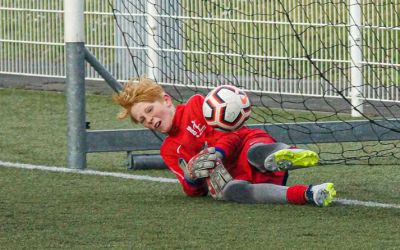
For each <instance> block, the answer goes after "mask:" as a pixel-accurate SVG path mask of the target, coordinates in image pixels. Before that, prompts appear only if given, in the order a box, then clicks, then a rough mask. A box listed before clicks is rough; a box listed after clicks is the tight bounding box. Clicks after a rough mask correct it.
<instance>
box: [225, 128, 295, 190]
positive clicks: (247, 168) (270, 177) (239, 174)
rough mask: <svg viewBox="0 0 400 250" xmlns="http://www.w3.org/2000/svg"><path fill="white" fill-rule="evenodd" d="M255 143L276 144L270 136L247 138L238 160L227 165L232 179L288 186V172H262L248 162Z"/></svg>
mask: <svg viewBox="0 0 400 250" xmlns="http://www.w3.org/2000/svg"><path fill="white" fill-rule="evenodd" d="M255 143H265V144H269V143H276V141H275V139H273V138H272V137H271V136H270V135H269V134H265V135H260V134H258V135H257V136H252V137H250V138H246V139H245V140H244V142H243V144H242V150H241V152H240V154H239V156H238V158H237V159H236V161H232V162H229V163H226V166H225V167H226V168H227V170H228V171H229V173H230V174H231V175H232V177H233V178H234V179H236V180H244V181H248V182H250V183H253V184H255V183H271V184H277V185H286V180H287V178H288V172H287V171H277V172H265V173H262V172H260V171H259V170H258V169H257V168H255V167H253V166H251V165H250V164H249V162H248V160H247V151H248V150H249V148H250V147H251V146H252V145H253V144H255Z"/></svg>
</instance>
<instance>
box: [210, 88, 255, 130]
mask: <svg viewBox="0 0 400 250" xmlns="http://www.w3.org/2000/svg"><path fill="white" fill-rule="evenodd" d="M250 113H251V104H250V100H249V97H248V96H247V95H246V93H245V92H243V91H242V90H240V89H239V88H237V87H235V86H232V85H222V86H219V87H216V88H215V89H213V90H212V91H211V92H210V93H208V95H207V96H206V98H205V99H204V103H203V115H204V118H205V119H206V122H207V124H208V125H210V126H212V127H214V128H216V129H217V130H222V131H233V130H236V129H238V128H240V127H241V126H243V124H244V123H245V121H247V120H248V119H249V117H250Z"/></svg>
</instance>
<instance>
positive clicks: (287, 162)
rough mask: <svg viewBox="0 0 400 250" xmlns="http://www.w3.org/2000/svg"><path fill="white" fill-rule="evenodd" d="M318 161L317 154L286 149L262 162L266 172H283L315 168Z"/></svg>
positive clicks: (304, 150) (303, 150)
mask: <svg viewBox="0 0 400 250" xmlns="http://www.w3.org/2000/svg"><path fill="white" fill-rule="evenodd" d="M318 161H319V156H318V154H317V153H315V152H314V151H311V150H306V149H299V148H292V149H290V148H288V149H282V150H279V151H277V152H275V153H273V154H271V155H269V156H268V157H267V158H266V159H265V161H264V167H265V169H266V170H268V171H285V170H293V169H299V168H308V167H313V166H315V165H316V164H317V163H318Z"/></svg>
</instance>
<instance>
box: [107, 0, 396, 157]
mask: <svg viewBox="0 0 400 250" xmlns="http://www.w3.org/2000/svg"><path fill="white" fill-rule="evenodd" d="M109 5H110V6H111V8H112V11H113V15H114V19H115V23H116V26H117V27H118V29H117V30H115V36H116V40H115V42H116V46H117V47H118V48H119V49H118V50H116V51H117V52H116V55H115V58H116V63H117V64H118V72H116V73H118V74H120V75H118V76H119V77H118V78H120V79H121V78H123V79H127V78H129V77H138V76H141V75H147V76H149V77H152V78H154V79H155V80H156V81H157V82H158V83H159V84H162V85H164V86H165V87H166V89H167V91H168V92H169V93H170V94H171V95H172V96H173V97H174V98H175V99H176V100H177V101H178V102H184V101H185V100H186V98H187V97H188V96H190V95H192V94H194V93H202V94H206V93H207V92H208V91H209V90H210V89H211V88H213V87H214V86H218V85H221V84H232V85H235V86H238V87H240V88H242V89H244V90H246V91H247V93H249V95H250V96H251V99H252V103H253V106H254V107H253V114H252V119H251V120H250V122H251V123H255V124H261V126H264V128H265V129H266V130H267V131H268V132H271V131H269V128H270V127H269V126H268V125H271V124H272V125H276V126H277V127H279V128H281V129H282V130H286V132H285V133H286V134H287V137H286V141H285V142H286V143H289V144H302V143H306V145H301V146H305V147H309V148H312V149H313V150H316V151H317V152H318V153H319V154H320V156H321V159H322V163H323V164H331V163H346V164H393V163H397V162H398V160H399V159H400V150H399V147H400V144H399V141H398V139H399V135H400V125H399V120H398V118H399V117H400V107H399V101H400V99H399V98H400V97H399V84H400V53H399V48H400V13H399V12H400V1H398V0H394V1H372V0H369V1H361V0H359V1H357V0H350V1H309V0H302V1H289V0H281V1H275V0H252V1H231V0H203V1H201V0H200V1H191V0H178V1H166V0H147V1H139V0H115V1H111V0H109ZM354 120H361V121H363V122H362V123H358V122H354ZM287 124H291V125H290V126H289V125H287ZM292 132H293V133H297V134H301V135H302V139H299V138H294V137H293V136H291V134H292ZM271 134H272V135H273V136H275V137H277V138H279V136H280V135H279V132H275V134H273V133H272V132H271ZM318 135H323V136H318ZM320 137H321V138H322V137H323V138H325V139H322V140H320V139H319V138H320ZM304 138H305V139H304Z"/></svg>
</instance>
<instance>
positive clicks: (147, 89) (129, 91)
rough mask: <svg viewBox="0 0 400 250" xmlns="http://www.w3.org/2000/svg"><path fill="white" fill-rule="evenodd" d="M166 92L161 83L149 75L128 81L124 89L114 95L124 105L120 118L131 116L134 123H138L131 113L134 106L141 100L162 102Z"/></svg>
mask: <svg viewBox="0 0 400 250" xmlns="http://www.w3.org/2000/svg"><path fill="white" fill-rule="evenodd" d="M164 93H165V92H164V90H163V88H162V87H161V86H160V85H158V84H157V83H155V82H154V81H153V80H152V79H149V78H147V77H140V78H139V79H138V80H129V81H127V82H126V83H125V84H124V87H123V89H122V91H121V92H119V93H118V94H115V95H113V97H112V98H113V100H114V101H115V102H116V103H118V104H119V105H120V106H121V107H122V109H121V111H120V112H119V113H118V116H117V117H118V119H125V118H127V117H130V118H131V120H132V121H133V122H134V123H138V121H136V120H135V119H134V118H133V117H132V115H131V113H130V110H131V109H132V106H133V105H135V104H136V103H139V102H155V101H160V102H162V101H163V94H164Z"/></svg>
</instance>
